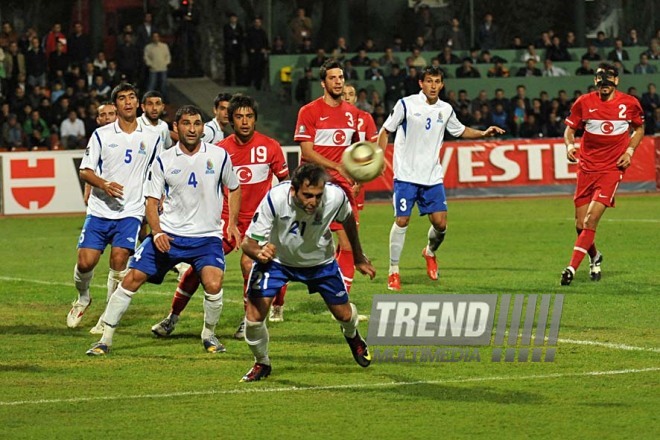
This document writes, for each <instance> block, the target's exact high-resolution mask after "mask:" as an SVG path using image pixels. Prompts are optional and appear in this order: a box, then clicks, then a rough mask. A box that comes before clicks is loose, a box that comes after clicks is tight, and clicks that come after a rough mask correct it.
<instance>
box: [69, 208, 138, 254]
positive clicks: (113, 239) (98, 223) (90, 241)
mask: <svg viewBox="0 0 660 440" xmlns="http://www.w3.org/2000/svg"><path fill="white" fill-rule="evenodd" d="M141 223H142V221H141V220H139V219H137V218H135V217H127V218H122V219H119V220H110V219H106V218H101V217H94V216H93V215H88V216H87V217H85V223H84V224H83V227H82V231H80V238H79V239H78V249H80V248H86V249H96V250H98V251H101V252H103V251H104V250H105V248H106V246H108V245H112V247H119V248H124V249H129V250H131V253H132V252H134V251H135V246H136V245H137V240H138V233H139V232H140V225H141Z"/></svg>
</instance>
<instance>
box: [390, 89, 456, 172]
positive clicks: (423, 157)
mask: <svg viewBox="0 0 660 440" xmlns="http://www.w3.org/2000/svg"><path fill="white" fill-rule="evenodd" d="M383 128H384V129H386V130H387V131H389V132H390V133H393V132H395V131H396V136H395V138H394V179H395V180H398V181H402V182H409V183H416V184H418V185H436V184H438V183H442V179H443V171H442V165H441V163H440V148H441V147H442V140H443V139H444V137H445V129H446V130H448V131H449V133H451V134H452V135H453V136H456V137H460V136H461V135H462V134H463V132H464V131H465V126H464V125H463V124H461V122H460V121H459V120H458V119H457V118H456V114H455V113H454V109H453V108H452V107H451V105H449V104H447V103H446V102H443V101H441V100H440V99H438V100H437V101H436V103H435V104H433V105H431V104H428V103H427V102H426V95H424V93H423V92H419V94H417V95H410V96H407V97H405V98H402V99H400V100H399V101H398V102H397V103H396V105H395V106H394V109H393V110H392V113H390V115H389V116H388V118H387V120H386V121H385V123H384V124H383Z"/></svg>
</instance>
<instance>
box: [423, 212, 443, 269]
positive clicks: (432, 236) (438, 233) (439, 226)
mask: <svg viewBox="0 0 660 440" xmlns="http://www.w3.org/2000/svg"><path fill="white" fill-rule="evenodd" d="M429 221H430V222H431V226H430V227H429V231H428V233H427V237H428V242H427V244H426V247H425V248H424V249H422V257H424V260H426V274H427V275H428V277H429V278H430V279H432V280H437V279H438V276H439V273H438V263H437V261H436V258H435V252H436V251H437V250H438V248H439V247H440V245H441V244H442V242H443V241H444V239H445V234H446V232H447V211H440V212H433V213H431V214H429Z"/></svg>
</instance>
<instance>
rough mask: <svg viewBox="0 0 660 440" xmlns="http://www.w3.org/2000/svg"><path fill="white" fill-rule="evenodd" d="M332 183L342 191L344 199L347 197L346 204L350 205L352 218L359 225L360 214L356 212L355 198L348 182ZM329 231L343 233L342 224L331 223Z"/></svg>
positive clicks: (334, 181) (336, 181)
mask: <svg viewBox="0 0 660 440" xmlns="http://www.w3.org/2000/svg"><path fill="white" fill-rule="evenodd" d="M332 183H334V184H335V185H337V186H339V187H340V188H341V189H343V190H344V193H345V194H346V197H348V202H349V203H350V204H351V209H352V210H353V216H354V217H355V222H356V223H359V221H360V214H359V212H358V205H357V203H356V201H355V197H354V196H353V187H352V186H351V185H349V184H348V182H344V181H338V180H333V181H332ZM330 230H331V231H333V232H334V231H343V230H344V226H342V224H341V223H339V222H332V223H330Z"/></svg>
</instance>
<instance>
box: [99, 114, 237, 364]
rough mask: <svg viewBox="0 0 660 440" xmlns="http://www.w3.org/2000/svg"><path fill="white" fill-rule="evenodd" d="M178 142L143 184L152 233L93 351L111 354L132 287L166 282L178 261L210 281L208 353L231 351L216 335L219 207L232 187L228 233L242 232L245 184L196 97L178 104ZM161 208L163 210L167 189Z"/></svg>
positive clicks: (219, 281)
mask: <svg viewBox="0 0 660 440" xmlns="http://www.w3.org/2000/svg"><path fill="white" fill-rule="evenodd" d="M174 129H175V130H176V131H177V133H178V135H179V141H178V142H177V144H176V145H175V146H174V147H172V148H170V149H169V150H165V151H164V152H163V153H162V154H160V155H159V156H158V157H157V158H156V161H155V162H154V164H153V165H152V167H151V170H150V172H149V178H148V180H147V181H146V182H145V185H144V196H145V197H146V199H147V201H146V213H147V221H148V222H149V226H150V227H151V235H150V236H149V237H148V238H147V239H146V240H145V241H143V242H142V244H141V245H140V247H139V248H138V250H137V252H136V253H135V255H134V256H133V258H132V259H131V262H130V265H129V268H130V270H129V271H128V273H127V274H126V277H125V278H124V279H123V281H122V282H121V284H120V285H119V286H118V287H117V290H115V292H114V293H113V294H112V296H111V297H110V300H109V301H108V306H107V307H106V309H105V312H104V314H103V321H104V324H105V326H104V329H103V336H102V337H101V340H100V341H99V342H97V343H96V344H94V345H93V346H92V348H90V349H89V350H88V351H87V354H88V355H90V356H103V355H106V354H108V352H109V351H110V347H111V346H112V339H113V336H114V333H115V328H116V327H117V325H118V324H119V321H120V320H121V317H122V315H123V314H124V313H125V312H126V310H127V309H128V307H129V305H130V303H131V300H132V298H133V295H134V294H135V293H136V292H137V290H138V289H139V288H140V286H142V285H143V284H144V283H146V282H147V281H149V282H152V283H157V284H159V283H161V282H162V280H163V277H164V276H165V274H166V273H167V272H168V271H169V270H170V269H171V268H172V267H173V266H174V265H175V264H177V263H178V262H180V261H185V262H187V263H188V264H191V265H192V266H193V267H194V268H195V270H196V271H197V272H198V273H199V277H200V279H201V282H202V284H203V285H204V327H203V329H202V334H201V338H202V343H203V345H204V349H205V350H206V351H207V352H208V353H221V352H224V351H225V347H224V345H223V344H221V343H220V341H218V338H217V337H216V336H215V327H216V325H217V323H218V321H219V319H220V314H221V312H222V296H223V292H222V281H223V278H224V271H225V255H224V252H223V246H222V238H223V233H222V224H221V220H220V213H221V211H222V205H223V199H224V195H223V191H222V188H224V187H226V188H227V189H228V190H229V197H228V199H229V200H228V204H229V222H228V225H227V228H226V230H227V237H228V238H229V239H230V240H240V234H239V232H238V229H237V228H236V222H237V219H238V207H239V205H240V199H241V189H240V186H239V184H238V179H237V178H236V174H235V173H234V171H233V169H232V162H231V159H230V157H229V154H228V153H227V152H226V151H225V150H224V149H222V148H216V147H214V146H213V145H211V144H207V143H205V142H202V141H201V138H202V131H203V129H204V122H203V121H202V115H201V111H200V110H199V109H198V108H197V107H195V106H192V105H184V106H183V107H181V108H179V110H178V111H177V113H176V116H175V121H174ZM163 194H165V197H164V200H163V201H162V213H159V211H160V209H159V206H160V204H161V197H162V195H163Z"/></svg>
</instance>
